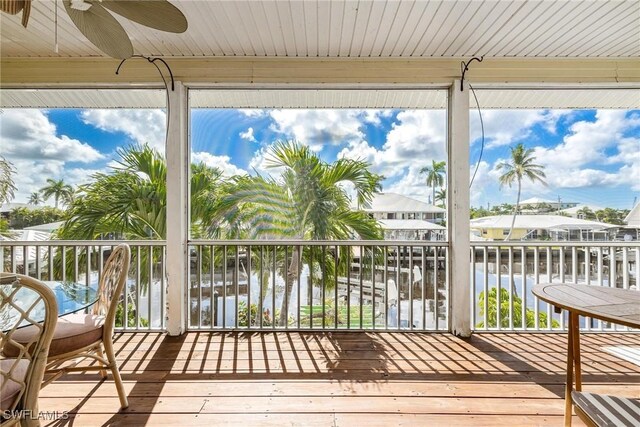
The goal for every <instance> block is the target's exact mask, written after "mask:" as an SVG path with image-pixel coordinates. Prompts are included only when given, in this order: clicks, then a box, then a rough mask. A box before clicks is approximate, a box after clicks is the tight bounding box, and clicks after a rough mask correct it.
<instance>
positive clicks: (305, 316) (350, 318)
mask: <svg viewBox="0 0 640 427" xmlns="http://www.w3.org/2000/svg"><path fill="white" fill-rule="evenodd" d="M347 308H349V310H347ZM322 309H323V307H322V305H314V306H308V305H303V306H301V307H300V324H301V325H303V326H310V325H311V319H312V318H313V324H314V325H316V326H317V325H321V324H322ZM335 320H336V310H335V304H334V302H333V301H331V300H327V301H326V302H325V306H324V322H325V324H326V325H329V326H335V327H337V328H340V327H347V325H348V327H349V328H360V306H359V305H353V306H350V307H347V305H346V304H338V324H337V325H336V324H335ZM373 322H374V319H373V306H371V305H363V306H362V327H363V328H365V329H367V328H371V327H373Z"/></svg>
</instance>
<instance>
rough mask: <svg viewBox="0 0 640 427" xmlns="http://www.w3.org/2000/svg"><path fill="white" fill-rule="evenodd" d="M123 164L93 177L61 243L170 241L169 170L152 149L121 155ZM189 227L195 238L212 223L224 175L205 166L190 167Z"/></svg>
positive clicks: (135, 149)
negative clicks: (109, 239)
mask: <svg viewBox="0 0 640 427" xmlns="http://www.w3.org/2000/svg"><path fill="white" fill-rule="evenodd" d="M118 155H119V156H120V160H118V162H117V165H116V166H114V167H113V168H112V170H111V171H110V172H108V173H97V174H95V175H93V177H92V178H93V180H92V182H91V183H89V184H87V185H85V186H83V187H82V188H81V189H80V191H79V193H78V194H77V196H76V197H75V199H74V200H73V201H72V202H71V204H70V206H69V220H68V221H67V222H66V223H65V224H64V226H63V227H62V228H61V229H60V232H59V237H60V238H62V239H89V240H90V239H97V238H100V237H102V236H103V235H108V236H114V234H115V236H114V237H122V238H125V239H140V240H148V239H152V240H153V239H164V238H166V230H167V223H166V221H167V217H166V210H167V206H166V200H167V179H166V178H167V166H166V161H165V159H164V158H163V157H162V156H161V155H160V153H158V152H157V151H156V150H154V149H152V148H151V147H149V146H148V145H143V146H130V147H127V148H124V149H119V150H118ZM191 172H192V179H191V222H192V228H193V230H194V231H195V233H196V234H195V235H194V237H196V238H199V237H214V236H213V235H210V234H209V235H208V234H205V231H206V230H211V229H205V228H204V227H203V226H202V224H207V225H208V226H209V225H210V224H212V223H213V221H212V218H211V215H212V213H213V212H212V207H213V203H214V201H215V199H216V198H217V191H218V188H219V187H220V185H219V181H220V177H221V175H222V173H221V172H220V170H218V169H215V168H210V167H208V166H205V165H203V164H197V165H195V164H194V165H192V168H191Z"/></svg>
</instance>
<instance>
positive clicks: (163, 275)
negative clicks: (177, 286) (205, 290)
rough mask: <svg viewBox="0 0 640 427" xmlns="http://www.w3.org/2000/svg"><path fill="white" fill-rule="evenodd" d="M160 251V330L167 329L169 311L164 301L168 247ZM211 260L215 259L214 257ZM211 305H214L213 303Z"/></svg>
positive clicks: (163, 247) (161, 247) (161, 248)
mask: <svg viewBox="0 0 640 427" xmlns="http://www.w3.org/2000/svg"><path fill="white" fill-rule="evenodd" d="M159 251H160V263H161V265H162V268H161V274H160V328H161V329H165V328H166V317H167V310H166V307H165V301H164V297H165V293H166V292H167V283H166V280H165V278H166V276H167V270H166V259H167V258H166V246H160V248H159ZM211 258H213V255H212V257H211ZM212 280H213V279H212ZM211 290H212V291H213V281H212V282H211ZM211 305H213V301H211ZM211 325H213V315H212V316H211Z"/></svg>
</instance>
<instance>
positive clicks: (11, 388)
mask: <svg viewBox="0 0 640 427" xmlns="http://www.w3.org/2000/svg"><path fill="white" fill-rule="evenodd" d="M14 364H15V366H13V365H14ZM11 368H13V372H11V378H7V379H5V377H4V375H0V396H2V401H1V402H0V410H2V411H8V410H10V409H12V407H13V404H14V403H15V400H16V398H17V397H18V393H19V392H20V390H21V389H22V386H21V385H20V384H19V383H18V382H16V381H24V379H25V377H26V376H27V370H28V369H29V361H28V360H26V359H20V360H17V359H2V360H0V371H2V372H3V373H8V372H9V370H10V369H11ZM14 380H15V381H14Z"/></svg>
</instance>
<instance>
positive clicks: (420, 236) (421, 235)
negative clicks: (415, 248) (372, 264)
mask: <svg viewBox="0 0 640 427" xmlns="http://www.w3.org/2000/svg"><path fill="white" fill-rule="evenodd" d="M379 222H380V225H382V228H383V229H384V238H385V239H386V240H445V237H446V231H447V229H446V228H445V227H443V226H441V225H438V224H434V223H433V222H430V221H425V220H422V219H381V220H379Z"/></svg>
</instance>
